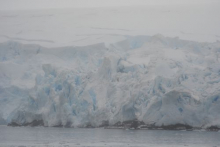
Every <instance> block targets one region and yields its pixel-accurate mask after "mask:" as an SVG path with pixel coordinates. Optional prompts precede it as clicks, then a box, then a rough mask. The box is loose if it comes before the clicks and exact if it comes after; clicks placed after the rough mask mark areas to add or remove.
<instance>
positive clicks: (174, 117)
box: [0, 35, 220, 128]
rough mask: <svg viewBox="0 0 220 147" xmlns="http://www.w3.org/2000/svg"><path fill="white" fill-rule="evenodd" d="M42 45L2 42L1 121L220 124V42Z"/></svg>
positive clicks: (137, 39) (153, 39)
mask: <svg viewBox="0 0 220 147" xmlns="http://www.w3.org/2000/svg"><path fill="white" fill-rule="evenodd" d="M123 37H125V38H126V39H125V40H123V41H120V42H117V43H112V44H108V45H105V44H104V43H100V44H94V45H89V46H81V47H59V48H45V47H41V46H38V45H24V44H20V43H16V42H13V41H8V42H5V43H1V44H0V69H1V70H0V119H1V118H2V119H4V120H5V121H7V123H11V122H15V123H17V124H20V125H22V124H28V123H31V122H33V121H35V120H38V121H43V124H44V126H72V127H85V126H88V125H92V126H100V125H101V124H102V123H103V121H108V122H109V124H110V125H113V124H115V123H117V122H119V121H121V122H123V121H127V120H135V119H138V120H139V121H143V122H144V123H146V124H154V125H156V126H163V125H174V124H186V125H190V126H193V127H204V128H206V127H210V126H218V127H220V114H219V112H220V88H219V87H220V43H219V42H215V43H199V42H193V41H186V40H180V39H178V38H168V37H164V36H162V35H155V36H133V37H131V36H123Z"/></svg>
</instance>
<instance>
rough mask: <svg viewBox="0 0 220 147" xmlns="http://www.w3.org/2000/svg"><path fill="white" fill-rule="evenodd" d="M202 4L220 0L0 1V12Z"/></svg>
mask: <svg viewBox="0 0 220 147" xmlns="http://www.w3.org/2000/svg"><path fill="white" fill-rule="evenodd" d="M204 3H205V4H209V3H212V4H213V3H220V0H0V10H16V9H41V8H43V9H45V8H67V7H108V6H110V7H111V6H133V5H158V4H159V5H174V4H204Z"/></svg>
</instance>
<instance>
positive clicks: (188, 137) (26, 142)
mask: <svg viewBox="0 0 220 147" xmlns="http://www.w3.org/2000/svg"><path fill="white" fill-rule="evenodd" d="M38 146H39V147H54V146H55V147H56V146H58V147H72V146H73V147H76V146H78V147H89V146H92V147H96V146H98V147H100V146H106V147H112V146H114V147H129V146H133V147H142V146H143V147H178V146H181V147H182V146H183V147H186V146H188V147H194V146H196V147H220V132H206V131H164V130H120V129H102V128H98V129H73V128H44V127H36V128H32V127H7V126H0V147H38Z"/></svg>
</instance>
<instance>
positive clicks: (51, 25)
mask: <svg viewBox="0 0 220 147" xmlns="http://www.w3.org/2000/svg"><path fill="white" fill-rule="evenodd" d="M219 7H220V4H219V3H211V2H210V3H208V4H206V3H205V4H203V3H198V4H191V5H189V4H183V5H169V4H167V5H149V6H142V7H141V6H130V7H109V8H69V9H68V8H67V9H43V10H20V11H19V10H14V11H3V10H2V11H0V42H4V41H7V40H14V41H18V42H22V43H31V44H39V45H43V46H46V47H58V46H59V47H63V46H73V45H76V46H78V45H80V46H85V45H88V44H94V43H102V42H105V43H107V44H109V43H112V42H117V41H120V40H123V39H125V38H124V35H151V36H152V35H155V34H158V33H159V34H162V35H164V36H167V37H177V36H178V37H180V38H181V39H187V40H193V41H202V42H214V41H216V40H220V29H219V26H220V18H219V15H218V14H220V10H219Z"/></svg>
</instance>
